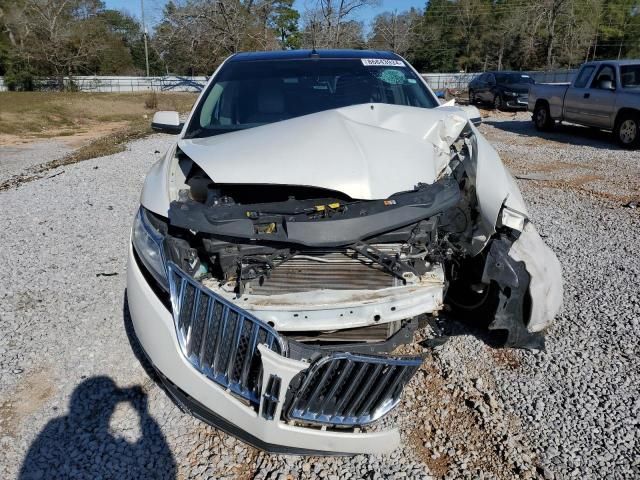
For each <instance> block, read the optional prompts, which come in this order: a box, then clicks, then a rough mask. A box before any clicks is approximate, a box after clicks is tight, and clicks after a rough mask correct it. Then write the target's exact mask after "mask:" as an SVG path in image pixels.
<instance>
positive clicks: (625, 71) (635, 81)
mask: <svg viewBox="0 0 640 480" xmlns="http://www.w3.org/2000/svg"><path fill="white" fill-rule="evenodd" d="M620 83H621V84H622V88H640V65H623V66H621V67H620Z"/></svg>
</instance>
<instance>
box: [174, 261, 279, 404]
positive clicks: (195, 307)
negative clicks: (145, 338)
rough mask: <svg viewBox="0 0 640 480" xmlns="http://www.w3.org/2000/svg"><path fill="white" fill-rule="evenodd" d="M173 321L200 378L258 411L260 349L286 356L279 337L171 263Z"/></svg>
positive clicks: (265, 325)
mask: <svg viewBox="0 0 640 480" xmlns="http://www.w3.org/2000/svg"><path fill="white" fill-rule="evenodd" d="M167 269H168V273H169V286H170V291H171V305H172V309H173V320H174V323H175V326H176V332H177V336H178V343H179V344H180V348H181V349H182V353H183V354H184V356H185V357H186V358H187V359H188V360H189V362H190V363H191V364H192V365H193V366H194V367H195V368H196V369H197V370H198V371H200V372H201V373H203V374H204V375H206V376H207V377H208V378H210V379H211V380H213V381H214V382H216V383H218V384H220V385H222V386H223V387H225V388H228V389H229V390H231V391H232V392H233V393H235V394H237V395H238V396H240V397H242V398H244V399H246V400H248V401H250V402H251V403H253V404H255V405H257V404H258V403H259V402H260V388H261V385H260V381H261V377H262V362H261V361H260V353H259V352H258V345H259V344H264V345H266V346H267V347H268V348H270V349H271V350H273V351H274V352H276V353H279V354H284V353H285V343H284V342H283V340H282V338H281V337H280V336H279V335H278V333H277V332H276V331H275V330H274V329H273V328H271V327H270V326H269V325H267V324H265V323H264V322H262V321H261V320H259V319H257V318H256V317H254V316H252V315H251V314H249V313H248V312H246V311H244V310H242V309H240V308H238V307H237V306H235V305H233V304H232V303H230V302H228V301H226V300H225V299H224V298H222V297H221V296H219V295H217V294H215V293H214V292H212V291H211V290H209V289H207V288H205V287H203V286H202V285H201V284H200V283H198V282H196V281H195V280H193V278H191V277H190V276H189V275H188V274H186V273H185V272H183V271H182V270H181V269H180V268H179V267H178V266H177V265H175V264H174V263H171V262H169V263H168V265H167Z"/></svg>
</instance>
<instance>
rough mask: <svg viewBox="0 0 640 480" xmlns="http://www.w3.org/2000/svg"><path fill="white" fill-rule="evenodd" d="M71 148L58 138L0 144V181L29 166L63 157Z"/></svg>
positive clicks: (22, 171) (19, 172)
mask: <svg viewBox="0 0 640 480" xmlns="http://www.w3.org/2000/svg"><path fill="white" fill-rule="evenodd" d="M72 150H73V149H72V148H71V147H70V146H69V145H67V144H66V143H64V142H61V141H58V140H40V141H37V142H30V143H23V144H19V145H11V146H6V145H5V146H0V183H2V182H4V181H5V180H9V179H10V178H11V177H13V176H14V175H19V174H21V173H24V172H25V171H26V170H27V169H28V168H29V167H34V166H36V165H40V164H41V163H46V162H50V161H52V160H56V159H58V158H62V157H64V156H65V155H66V154H67V153H69V152H71V151H72Z"/></svg>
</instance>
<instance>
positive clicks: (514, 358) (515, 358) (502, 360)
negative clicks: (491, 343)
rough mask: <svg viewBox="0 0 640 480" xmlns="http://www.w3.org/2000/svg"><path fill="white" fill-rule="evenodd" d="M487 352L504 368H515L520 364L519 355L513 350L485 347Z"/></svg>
mask: <svg viewBox="0 0 640 480" xmlns="http://www.w3.org/2000/svg"><path fill="white" fill-rule="evenodd" d="M487 352H489V355H491V357H492V358H493V360H494V362H495V363H496V365H498V366H500V367H502V368H504V369H506V370H517V369H519V368H520V367H521V366H522V362H521V361H520V355H519V354H518V353H517V352H515V351H513V350H508V349H506V348H504V349H496V348H490V347H487Z"/></svg>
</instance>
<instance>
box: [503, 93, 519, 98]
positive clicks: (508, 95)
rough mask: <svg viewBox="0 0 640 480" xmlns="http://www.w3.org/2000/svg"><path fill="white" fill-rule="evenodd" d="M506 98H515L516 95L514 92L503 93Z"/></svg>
mask: <svg viewBox="0 0 640 480" xmlns="http://www.w3.org/2000/svg"><path fill="white" fill-rule="evenodd" d="M504 94H505V95H506V96H507V97H517V96H518V94H517V93H516V92H504Z"/></svg>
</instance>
